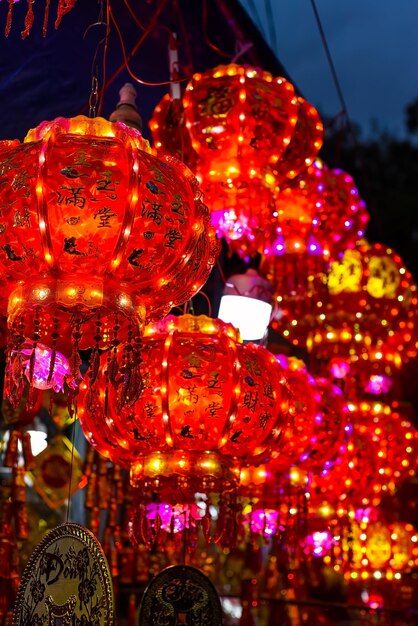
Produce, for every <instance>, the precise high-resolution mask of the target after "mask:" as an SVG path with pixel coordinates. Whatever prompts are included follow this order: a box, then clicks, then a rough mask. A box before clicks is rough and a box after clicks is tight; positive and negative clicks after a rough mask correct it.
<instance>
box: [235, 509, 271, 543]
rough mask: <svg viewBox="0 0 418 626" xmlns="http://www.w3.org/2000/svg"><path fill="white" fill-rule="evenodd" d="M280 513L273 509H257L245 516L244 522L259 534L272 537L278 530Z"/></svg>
mask: <svg viewBox="0 0 418 626" xmlns="http://www.w3.org/2000/svg"><path fill="white" fill-rule="evenodd" d="M278 518H279V513H278V512H277V511H273V510H272V509H255V510H254V511H252V512H251V513H247V515H245V516H244V523H246V524H248V525H249V526H250V528H251V531H252V532H254V533H257V534H258V535H264V536H266V537H271V536H272V535H274V534H275V533H276V532H277V528H278Z"/></svg>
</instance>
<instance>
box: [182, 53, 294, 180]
mask: <svg viewBox="0 0 418 626" xmlns="http://www.w3.org/2000/svg"><path fill="white" fill-rule="evenodd" d="M183 102H184V109H185V117H186V125H187V128H188V129H189V132H190V135H191V137H192V145H193V148H194V149H195V150H196V152H197V153H198V154H199V155H200V157H201V158H202V160H203V161H204V163H205V165H204V168H203V169H204V170H205V173H206V174H207V175H208V179H209V180H210V181H213V180H221V181H225V180H227V179H228V178H230V179H234V178H235V177H237V176H239V175H243V177H244V178H245V177H246V176H247V174H248V173H250V171H251V170H254V174H253V176H254V175H258V176H259V175H260V173H261V172H262V171H263V170H264V168H265V167H266V166H267V165H268V164H274V163H277V162H278V160H279V159H280V157H281V155H282V154H283V153H284V151H285V149H286V148H287V146H288V145H289V142H290V138H291V136H292V134H293V130H294V127H295V124H296V120H297V107H298V103H297V99H296V97H295V93H294V89H293V87H292V85H291V84H290V83H289V82H288V81H286V80H285V79H284V78H274V77H273V76H272V75H271V74H269V73H268V72H264V71H262V70H260V69H256V68H252V67H245V66H240V65H235V64H230V65H225V66H219V67H216V68H214V69H212V70H209V71H207V72H205V73H204V74H195V75H194V76H193V78H192V79H191V81H190V82H189V84H188V85H187V88H186V91H185V94H184V98H183Z"/></svg>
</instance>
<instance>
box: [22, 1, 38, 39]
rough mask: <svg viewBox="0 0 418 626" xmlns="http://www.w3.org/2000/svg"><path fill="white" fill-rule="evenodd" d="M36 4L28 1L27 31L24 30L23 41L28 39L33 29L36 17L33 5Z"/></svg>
mask: <svg viewBox="0 0 418 626" xmlns="http://www.w3.org/2000/svg"><path fill="white" fill-rule="evenodd" d="M34 2H35V0H28V10H27V13H26V17H25V30H22V33H21V34H22V39H26V37H28V35H29V33H30V31H31V28H32V26H33V21H34V19H35V16H34V14H33V3H34Z"/></svg>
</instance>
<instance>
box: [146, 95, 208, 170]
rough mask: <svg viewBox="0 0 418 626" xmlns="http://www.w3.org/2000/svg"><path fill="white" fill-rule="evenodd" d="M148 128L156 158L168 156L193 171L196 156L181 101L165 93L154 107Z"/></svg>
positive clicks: (196, 159)
mask: <svg viewBox="0 0 418 626" xmlns="http://www.w3.org/2000/svg"><path fill="white" fill-rule="evenodd" d="M149 127H150V130H151V134H152V139H153V144H154V148H155V149H156V151H157V155H158V156H162V155H164V154H170V155H171V156H174V157H176V158H177V159H179V160H180V161H182V162H183V163H186V165H187V166H188V167H190V169H191V170H193V171H194V170H195V168H196V164H197V161H198V156H197V154H196V152H195V151H194V149H193V148H192V140H191V137H190V134H189V131H188V130H187V128H186V122H185V119H184V109H183V103H182V101H181V100H178V99H173V98H172V97H171V94H169V93H167V94H166V95H165V96H164V98H163V99H162V100H161V101H160V102H159V104H157V106H156V107H155V109H154V112H153V115H152V118H151V120H150V122H149Z"/></svg>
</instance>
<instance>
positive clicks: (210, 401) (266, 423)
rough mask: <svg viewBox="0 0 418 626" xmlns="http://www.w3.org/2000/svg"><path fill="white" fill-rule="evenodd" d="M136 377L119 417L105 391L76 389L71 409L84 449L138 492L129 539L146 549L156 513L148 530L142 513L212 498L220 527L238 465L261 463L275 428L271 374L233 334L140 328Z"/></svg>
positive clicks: (185, 325) (180, 324)
mask: <svg viewBox="0 0 418 626" xmlns="http://www.w3.org/2000/svg"><path fill="white" fill-rule="evenodd" d="M106 358H107V357H106ZM106 358H105V357H103V362H104V363H106ZM105 369H106V371H107V372H108V371H109V370H108V366H106V365H105ZM141 373H142V376H143V379H144V390H143V392H142V394H141V396H140V398H139V399H138V401H137V402H136V404H135V405H134V406H133V407H131V408H129V409H128V408H126V407H125V408H121V409H120V408H118V407H117V404H116V403H115V402H114V394H115V392H114V390H113V388H112V387H111V386H110V385H107V386H103V387H102V388H101V389H100V390H98V389H93V390H92V392H91V390H88V389H87V385H82V386H81V400H82V402H80V404H81V407H80V410H79V415H80V420H81V424H82V426H83V430H84V432H85V434H86V436H87V438H88V440H89V441H90V442H91V443H92V445H93V446H95V447H96V448H97V449H98V450H99V451H100V452H101V453H102V454H104V455H105V456H107V457H108V458H110V459H111V460H113V461H115V462H118V463H119V464H121V465H122V464H123V465H125V466H132V467H131V477H132V481H133V483H134V484H135V485H136V486H140V488H141V504H140V505H139V507H138V509H137V517H136V518H135V522H134V527H135V530H134V531H133V532H134V534H135V536H136V537H137V538H140V537H141V536H143V537H145V538H148V540H149V538H150V537H152V536H153V533H155V532H156V530H155V528H157V526H158V519H159V514H158V515H156V519H157V523H156V524H154V521H153V520H152V519H150V518H149V517H147V512H148V511H147V510H146V506H147V505H148V504H151V503H155V504H158V503H164V504H165V503H166V504H168V505H170V507H173V506H176V505H177V506H182V507H184V506H186V505H189V506H190V505H192V504H193V503H194V494H195V493H197V492H199V493H205V494H207V496H208V497H209V496H210V494H211V493H212V492H216V493H218V494H219V493H220V494H221V504H220V505H219V506H220V507H221V509H222V510H221V512H220V514H219V515H220V520H219V524H220V526H221V527H222V525H225V524H226V522H225V519H226V516H227V514H226V508H225V507H226V500H225V499H227V500H230V502H229V504H228V506H229V507H230V508H229V512H230V513H231V512H233V511H234V509H235V504H234V497H233V491H234V489H235V488H236V482H237V481H236V466H237V464H238V465H239V464H242V463H248V462H251V459H254V458H255V457H261V458H266V455H267V456H268V451H269V449H270V447H271V445H272V444H273V443H274V441H276V440H277V438H278V437H279V435H280V432H281V429H282V426H283V425H284V422H285V419H286V415H287V413H286V401H287V398H286V389H285V386H284V385H285V381H284V377H283V375H282V370H281V368H280V366H279V365H278V363H277V362H276V360H275V359H274V357H273V355H271V354H270V353H269V352H268V351H267V350H265V349H264V348H262V347H261V346H257V345H254V344H246V345H243V344H240V343H238V340H237V335H236V331H235V329H234V328H233V327H232V326H230V325H228V324H224V323H222V322H221V321H220V320H213V319H211V318H207V317H205V316H200V317H193V316H190V315H185V316H183V317H180V318H176V317H169V318H166V319H165V320H163V321H162V322H161V323H160V324H156V325H154V326H151V327H148V328H147V330H146V334H145V337H144V340H143V348H142V363H141ZM107 375H108V374H106V376H107ZM86 394H88V395H86ZM84 406H87V407H88V409H87V410H85V409H84ZM156 513H158V511H157V512H156ZM208 519H209V513H208V512H207V515H206V516H205V520H206V521H207V520H208ZM230 520H231V523H232V517H231V518H230ZM206 521H205V522H203V521H202V524H203V525H204V526H205V524H206ZM228 523H229V522H228ZM205 528H206V531H205V532H206V533H209V528H207V527H206V526H205ZM157 530H158V529H157Z"/></svg>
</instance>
